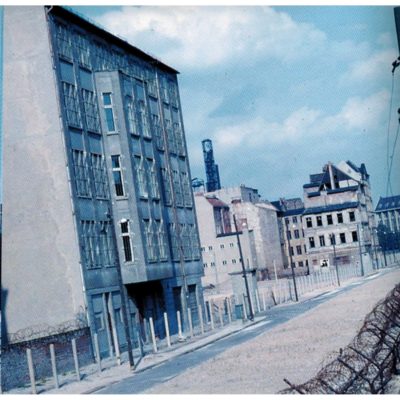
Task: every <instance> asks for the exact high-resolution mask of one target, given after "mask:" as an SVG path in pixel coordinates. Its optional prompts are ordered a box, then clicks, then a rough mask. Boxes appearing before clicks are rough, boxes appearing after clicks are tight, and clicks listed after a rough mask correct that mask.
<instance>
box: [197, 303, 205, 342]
mask: <svg viewBox="0 0 400 400" xmlns="http://www.w3.org/2000/svg"><path fill="white" fill-rule="evenodd" d="M198 308H199V318H200V330H201V334H202V335H204V321H203V308H202V307H201V305H200V304H199V307H198Z"/></svg>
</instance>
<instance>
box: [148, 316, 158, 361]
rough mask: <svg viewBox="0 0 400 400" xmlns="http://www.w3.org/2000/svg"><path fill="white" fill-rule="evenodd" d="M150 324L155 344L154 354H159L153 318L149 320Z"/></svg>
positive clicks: (152, 339)
mask: <svg viewBox="0 0 400 400" xmlns="http://www.w3.org/2000/svg"><path fill="white" fill-rule="evenodd" d="M149 323H150V334H151V341H152V343H153V350H154V353H157V351H158V349H157V343H156V334H155V333H154V323H153V318H152V317H150V318H149Z"/></svg>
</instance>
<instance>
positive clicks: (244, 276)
mask: <svg viewBox="0 0 400 400" xmlns="http://www.w3.org/2000/svg"><path fill="white" fill-rule="evenodd" d="M232 216H233V223H234V225H235V234H236V239H237V244H238V248H239V257H240V262H241V264H242V271H243V278H244V283H245V286H246V294H247V300H248V302H249V320H250V321H253V319H254V314H253V307H252V306H251V300H250V290H249V283H248V282H247V274H246V268H245V266H244V260H243V254H242V246H241V245H240V238H239V232H238V228H237V224H236V216H235V214H233V215H232Z"/></svg>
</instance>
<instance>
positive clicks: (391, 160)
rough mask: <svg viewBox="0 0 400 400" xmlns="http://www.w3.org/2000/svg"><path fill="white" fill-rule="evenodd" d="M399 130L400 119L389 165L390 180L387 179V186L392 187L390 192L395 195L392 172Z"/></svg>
mask: <svg viewBox="0 0 400 400" xmlns="http://www.w3.org/2000/svg"><path fill="white" fill-rule="evenodd" d="M399 131H400V121H399V123H398V124H397V131H396V137H395V139H394V144H393V150H392V155H391V156H390V166H389V170H388V181H387V186H386V187H387V188H388V187H390V192H391V194H392V196H393V192H392V185H391V183H390V174H391V172H392V166H393V159H394V152H395V150H396V144H397V139H398V137H399ZM386 196H387V189H386Z"/></svg>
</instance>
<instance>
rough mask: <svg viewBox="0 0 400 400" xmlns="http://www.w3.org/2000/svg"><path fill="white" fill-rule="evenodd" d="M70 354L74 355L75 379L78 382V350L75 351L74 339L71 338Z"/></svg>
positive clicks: (79, 374)
mask: <svg viewBox="0 0 400 400" xmlns="http://www.w3.org/2000/svg"><path fill="white" fill-rule="evenodd" d="M72 354H73V356H74V364H75V373H76V380H77V381H78V382H79V381H80V380H81V373H80V372H79V360H78V352H77V351H76V340H75V339H72Z"/></svg>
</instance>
